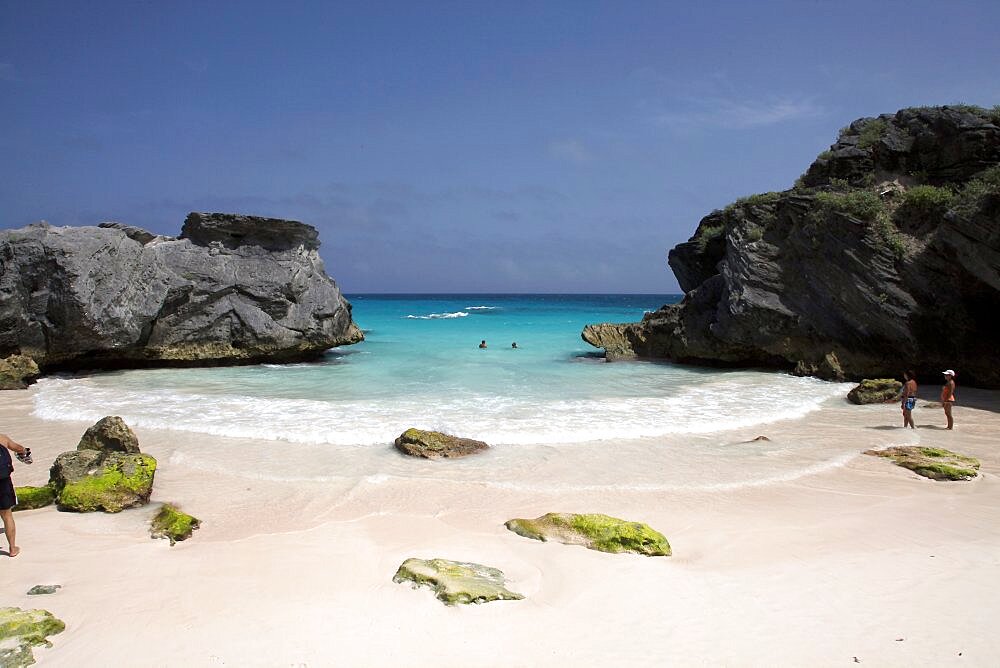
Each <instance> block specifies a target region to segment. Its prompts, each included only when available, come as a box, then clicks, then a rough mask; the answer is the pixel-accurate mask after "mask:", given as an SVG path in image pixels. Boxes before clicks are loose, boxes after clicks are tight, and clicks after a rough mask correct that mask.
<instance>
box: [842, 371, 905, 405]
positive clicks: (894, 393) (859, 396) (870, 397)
mask: <svg viewBox="0 0 1000 668" xmlns="http://www.w3.org/2000/svg"><path fill="white" fill-rule="evenodd" d="M901 389H903V384H902V383H901V382H899V381H898V380H893V379H892V378H876V379H874V380H872V379H868V378H866V379H865V380H863V381H861V384H859V385H858V386H857V387H855V388H854V389H852V390H851V391H850V392H848V393H847V400H848V401H850V402H851V403H852V404H859V405H860V404H884V403H885V402H887V401H892V400H893V399H895V398H896V397H898V396H899V391H900V390H901Z"/></svg>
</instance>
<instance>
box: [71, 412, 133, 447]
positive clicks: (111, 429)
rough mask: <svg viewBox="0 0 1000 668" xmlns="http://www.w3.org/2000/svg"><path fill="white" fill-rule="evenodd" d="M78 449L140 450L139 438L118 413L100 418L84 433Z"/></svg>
mask: <svg viewBox="0 0 1000 668" xmlns="http://www.w3.org/2000/svg"><path fill="white" fill-rule="evenodd" d="M76 449H77V450H101V451H103V452H129V453H133V454H134V453H137V452H139V439H138V438H136V437H135V432H133V431H132V430H131V429H130V428H129V426H128V425H127V424H125V420H122V419H121V418H120V417H118V416H117V415H108V416H107V417H103V418H101V419H100V420H98V421H97V422H96V423H95V424H94V425H93V426H91V427H90V428H88V429H87V431H85V432H84V433H83V437H81V438H80V443H79V444H78V445H77V446H76Z"/></svg>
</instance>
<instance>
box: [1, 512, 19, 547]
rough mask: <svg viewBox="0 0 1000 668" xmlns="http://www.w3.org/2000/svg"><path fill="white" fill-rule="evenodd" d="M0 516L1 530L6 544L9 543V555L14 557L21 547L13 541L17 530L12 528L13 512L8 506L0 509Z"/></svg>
mask: <svg viewBox="0 0 1000 668" xmlns="http://www.w3.org/2000/svg"><path fill="white" fill-rule="evenodd" d="M0 518H3V532H4V534H5V535H6V536H7V544H8V545H10V556H12V557H16V556H17V555H18V553H19V552H20V551H21V548H19V547H18V546H17V543H16V542H15V536H16V535H17V532H16V531H15V530H14V512H13V511H12V510H11V509H10V508H8V509H7V510H0Z"/></svg>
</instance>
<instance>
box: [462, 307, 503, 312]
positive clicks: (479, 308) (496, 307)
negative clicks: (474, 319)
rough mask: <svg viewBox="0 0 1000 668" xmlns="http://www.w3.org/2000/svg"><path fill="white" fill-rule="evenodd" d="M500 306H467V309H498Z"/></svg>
mask: <svg viewBox="0 0 1000 668" xmlns="http://www.w3.org/2000/svg"><path fill="white" fill-rule="evenodd" d="M498 308H500V307H499V306H466V307H465V310H466V311H496V310H497V309H498Z"/></svg>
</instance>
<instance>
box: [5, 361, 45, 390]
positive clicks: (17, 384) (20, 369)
mask: <svg viewBox="0 0 1000 668" xmlns="http://www.w3.org/2000/svg"><path fill="white" fill-rule="evenodd" d="M37 375H38V365H37V364H35V360H33V359H31V358H30V357H28V356H27V355H10V356H8V357H6V358H5V359H0V390H23V389H24V388H26V387H27V386H28V384H29V383H31V381H32V380H34V378H35V377H36V376H37Z"/></svg>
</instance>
